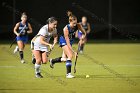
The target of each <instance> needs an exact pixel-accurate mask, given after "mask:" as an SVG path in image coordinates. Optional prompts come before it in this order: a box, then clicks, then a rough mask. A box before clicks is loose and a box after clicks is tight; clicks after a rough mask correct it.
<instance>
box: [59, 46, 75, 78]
mask: <svg viewBox="0 0 140 93" xmlns="http://www.w3.org/2000/svg"><path fill="white" fill-rule="evenodd" d="M62 49H63V51H64V53H65V54H66V56H67V60H66V70H67V74H66V78H73V77H74V76H73V75H71V67H72V57H73V52H72V51H71V50H70V49H69V47H68V46H67V45H65V46H63V47H62Z"/></svg>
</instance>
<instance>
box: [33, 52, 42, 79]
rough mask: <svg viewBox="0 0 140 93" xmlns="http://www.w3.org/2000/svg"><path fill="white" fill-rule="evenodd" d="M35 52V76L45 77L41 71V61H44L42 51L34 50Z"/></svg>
mask: <svg viewBox="0 0 140 93" xmlns="http://www.w3.org/2000/svg"><path fill="white" fill-rule="evenodd" d="M33 54H34V56H35V59H36V63H35V76H36V77H37V78H43V76H42V75H41V71H40V67H41V61H42V53H41V51H39V50H34V51H33Z"/></svg>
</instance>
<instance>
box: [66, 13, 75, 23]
mask: <svg viewBox="0 0 140 93" xmlns="http://www.w3.org/2000/svg"><path fill="white" fill-rule="evenodd" d="M67 15H68V17H69V22H71V21H73V20H76V19H77V17H76V16H75V15H73V14H72V12H71V11H68V12H67Z"/></svg>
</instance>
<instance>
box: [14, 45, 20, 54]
mask: <svg viewBox="0 0 140 93" xmlns="http://www.w3.org/2000/svg"><path fill="white" fill-rule="evenodd" d="M18 50H19V48H18V46H16V48H15V49H14V54H15V53H17V52H18Z"/></svg>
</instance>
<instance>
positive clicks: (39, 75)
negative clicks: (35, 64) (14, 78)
mask: <svg viewBox="0 0 140 93" xmlns="http://www.w3.org/2000/svg"><path fill="white" fill-rule="evenodd" d="M35 77H36V78H43V76H42V75H41V74H40V73H37V74H36V75H35Z"/></svg>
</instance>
